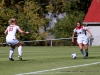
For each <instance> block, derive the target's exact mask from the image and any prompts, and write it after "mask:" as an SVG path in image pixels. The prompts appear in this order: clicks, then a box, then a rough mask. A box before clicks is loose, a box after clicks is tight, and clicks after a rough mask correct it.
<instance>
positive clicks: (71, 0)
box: [0, 0, 92, 40]
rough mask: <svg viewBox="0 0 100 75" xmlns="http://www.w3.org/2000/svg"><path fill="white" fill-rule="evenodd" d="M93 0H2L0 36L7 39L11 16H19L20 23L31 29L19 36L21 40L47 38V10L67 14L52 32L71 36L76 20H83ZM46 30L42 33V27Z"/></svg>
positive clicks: (0, 7) (23, 26)
mask: <svg viewBox="0 0 100 75" xmlns="http://www.w3.org/2000/svg"><path fill="white" fill-rule="evenodd" d="M91 1H92V0H1V1H0V14H1V15H0V27H1V30H0V38H2V39H3V40H5V35H4V34H3V32H4V30H5V29H6V27H7V26H8V20H9V19H10V18H13V17H15V18H17V20H18V25H19V26H20V27H21V28H22V29H23V30H25V31H29V32H30V34H29V35H27V36H24V35H20V34H19V33H18V35H17V37H18V38H19V39H21V40H40V39H46V37H47V36H48V34H49V32H48V31H46V29H45V28H46V27H47V26H48V21H49V20H48V19H46V18H45V16H44V14H45V13H47V12H54V13H57V12H59V13H62V12H66V13H67V15H66V17H65V18H64V19H61V20H59V21H58V23H57V24H56V25H55V27H54V28H53V29H51V30H50V32H53V33H54V34H55V36H56V38H59V37H70V36H71V33H72V30H73V28H74V27H75V22H76V21H78V20H81V21H82V20H83V18H84V16H85V14H86V12H87V10H88V7H89V5H90V3H91ZM41 28H42V29H44V32H42V33H40V32H39V30H40V29H41Z"/></svg>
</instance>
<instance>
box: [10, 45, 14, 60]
mask: <svg viewBox="0 0 100 75" xmlns="http://www.w3.org/2000/svg"><path fill="white" fill-rule="evenodd" d="M10 47H11V49H10V52H9V60H11V61H14V59H13V53H14V50H15V45H10Z"/></svg>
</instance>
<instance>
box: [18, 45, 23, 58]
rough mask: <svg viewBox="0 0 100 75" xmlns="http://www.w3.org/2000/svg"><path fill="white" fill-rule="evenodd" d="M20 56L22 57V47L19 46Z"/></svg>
mask: <svg viewBox="0 0 100 75" xmlns="http://www.w3.org/2000/svg"><path fill="white" fill-rule="evenodd" d="M18 54H19V56H21V57H22V46H19V47H18Z"/></svg>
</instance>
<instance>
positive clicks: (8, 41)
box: [6, 38, 19, 45]
mask: <svg viewBox="0 0 100 75" xmlns="http://www.w3.org/2000/svg"><path fill="white" fill-rule="evenodd" d="M6 43H7V44H8V45H16V44H18V43H19V41H18V40H17V39H16V38H15V39H12V38H6Z"/></svg>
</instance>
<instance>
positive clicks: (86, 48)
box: [84, 44, 88, 57]
mask: <svg viewBox="0 0 100 75" xmlns="http://www.w3.org/2000/svg"><path fill="white" fill-rule="evenodd" d="M84 48H85V53H86V56H87V57H88V45H87V44H84Z"/></svg>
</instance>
